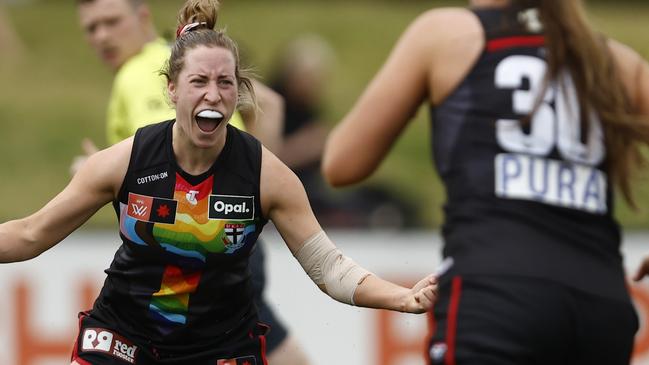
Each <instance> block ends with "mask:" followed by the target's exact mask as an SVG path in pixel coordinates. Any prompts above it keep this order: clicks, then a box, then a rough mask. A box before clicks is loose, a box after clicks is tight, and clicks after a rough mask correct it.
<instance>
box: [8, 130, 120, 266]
mask: <svg viewBox="0 0 649 365" xmlns="http://www.w3.org/2000/svg"><path fill="white" fill-rule="evenodd" d="M131 142H132V139H129V140H128V141H125V142H122V143H120V144H118V145H115V146H113V147H111V148H109V149H106V150H103V151H99V152H97V153H95V154H94V155H92V156H90V157H89V158H88V160H87V161H86V162H85V163H84V164H83V166H82V167H81V169H80V170H79V171H78V172H77V173H76V174H75V175H74V177H73V178H72V180H71V181H70V183H69V184H68V185H67V186H66V187H65V189H63V191H61V192H60V193H59V194H58V195H57V196H55V197H54V198H53V199H52V200H50V202H49V203H47V204H46V205H45V206H44V207H43V208H41V209H40V210H39V211H38V212H36V213H34V214H32V215H30V216H28V217H26V218H22V219H17V220H13V221H9V222H6V223H3V224H0V262H3V263H6V262H15V261H24V260H28V259H31V258H34V257H36V256H38V255H40V254H41V253H43V252H44V251H46V250H47V249H49V248H51V247H52V246H54V245H56V244H57V243H59V242H60V241H61V240H63V239H64V238H65V237H67V236H68V235H69V234H70V233H72V232H73V231H74V230H75V229H77V228H78V227H79V226H81V225H82V224H83V223H84V222H85V221H87V220H88V219H89V218H90V217H91V216H92V215H93V214H94V213H95V212H96V211H97V210H99V208H101V207H102V206H104V205H105V204H106V203H108V202H110V201H111V200H112V199H113V198H114V197H115V196H116V194H117V191H118V190H119V187H120V186H121V183H122V180H123V179H124V175H125V174H126V168H127V165H128V160H129V158H128V156H129V154H130V147H131Z"/></svg>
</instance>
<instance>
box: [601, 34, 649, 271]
mask: <svg viewBox="0 0 649 365" xmlns="http://www.w3.org/2000/svg"><path fill="white" fill-rule="evenodd" d="M609 48H610V49H611V52H612V53H613V56H614V57H615V61H616V65H617V68H618V71H619V72H620V75H621V77H622V82H623V83H624V85H625V88H626V90H627V93H628V95H629V100H630V102H631V106H632V107H633V109H634V111H636V112H637V113H638V114H640V115H642V116H645V117H649V64H647V61H645V60H644V59H643V58H642V57H641V56H640V55H639V54H637V53H636V52H635V51H633V50H632V49H631V48H629V47H627V46H626V45H624V44H621V43H619V42H616V41H613V40H610V41H609ZM647 119H649V118H647ZM646 275H649V256H645V257H644V259H643V260H642V262H641V263H640V266H639V267H638V268H637V269H636V272H635V274H634V275H633V280H635V281H640V280H642V278H644V277H645V276H646Z"/></svg>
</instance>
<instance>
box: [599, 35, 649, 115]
mask: <svg viewBox="0 0 649 365" xmlns="http://www.w3.org/2000/svg"><path fill="white" fill-rule="evenodd" d="M608 48H609V50H610V51H611V54H612V55H613V59H614V60H615V64H616V67H617V70H618V72H619V73H620V76H621V78H622V82H623V83H624V86H625V88H626V90H627V94H628V96H629V100H630V102H631V105H632V107H633V108H634V109H635V110H636V111H637V112H639V113H641V114H643V115H649V64H647V61H646V60H645V59H644V58H642V56H640V55H639V54H638V53H637V52H636V51H634V50H633V49H631V47H629V46H627V45H625V44H623V43H621V42H618V41H616V40H613V39H609V40H608Z"/></svg>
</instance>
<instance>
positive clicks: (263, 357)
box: [259, 335, 268, 365]
mask: <svg viewBox="0 0 649 365" xmlns="http://www.w3.org/2000/svg"><path fill="white" fill-rule="evenodd" d="M259 342H260V344H261V361H262V363H263V365H268V360H267V359H266V335H262V336H259Z"/></svg>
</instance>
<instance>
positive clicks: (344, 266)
mask: <svg viewBox="0 0 649 365" xmlns="http://www.w3.org/2000/svg"><path fill="white" fill-rule="evenodd" d="M295 258H296V259H297V261H298V262H299V263H300V265H302V268H303V269H304V271H306V273H307V274H308V275H309V277H310V278H311V280H313V282H314V283H316V284H318V285H323V284H324V286H325V288H326V289H327V293H328V294H329V296H331V297H332V298H334V299H336V300H338V301H340V302H343V303H347V304H351V305H354V292H355V291H356V287H358V284H360V282H361V281H362V280H363V279H364V278H366V277H367V276H368V275H370V274H371V273H370V272H369V271H367V270H365V269H364V268H362V267H360V266H358V264H356V263H355V262H354V260H352V259H350V258H349V257H347V256H345V255H343V253H342V252H340V250H339V249H337V248H336V246H334V244H333V242H331V240H330V239H329V237H327V234H326V233H325V232H324V231H320V232H318V233H316V234H315V235H313V236H311V237H310V238H309V239H307V240H306V241H305V242H304V244H303V245H302V247H301V248H300V249H299V250H298V251H297V252H296V253H295Z"/></svg>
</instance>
